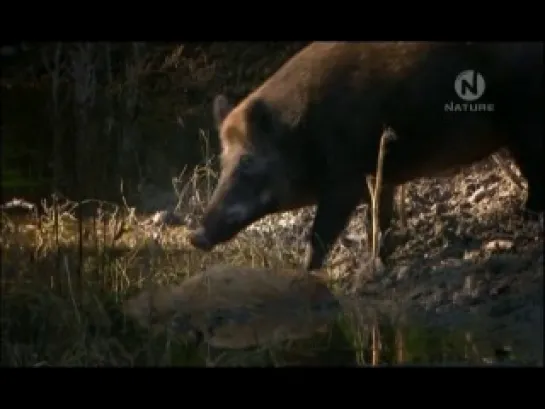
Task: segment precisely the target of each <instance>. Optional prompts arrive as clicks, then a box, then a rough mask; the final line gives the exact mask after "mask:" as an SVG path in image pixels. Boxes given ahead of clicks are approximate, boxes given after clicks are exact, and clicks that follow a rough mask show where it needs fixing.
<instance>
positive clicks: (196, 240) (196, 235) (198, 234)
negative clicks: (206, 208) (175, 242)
mask: <svg viewBox="0 0 545 409" xmlns="http://www.w3.org/2000/svg"><path fill="white" fill-rule="evenodd" d="M189 242H190V243H191V245H192V246H193V247H195V248H197V249H199V250H202V251H210V250H212V248H213V247H214V245H213V244H212V243H211V242H210V240H209V239H208V237H206V232H205V230H204V228H202V227H200V228H198V229H197V230H195V231H193V232H191V233H190V235H189Z"/></svg>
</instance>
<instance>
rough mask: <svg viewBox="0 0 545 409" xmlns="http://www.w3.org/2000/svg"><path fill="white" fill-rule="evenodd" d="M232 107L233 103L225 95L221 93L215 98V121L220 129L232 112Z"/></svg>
mask: <svg viewBox="0 0 545 409" xmlns="http://www.w3.org/2000/svg"><path fill="white" fill-rule="evenodd" d="M231 108H232V107H231V104H229V101H228V100H227V98H226V97H225V95H222V94H220V95H217V96H216V98H214V122H215V123H216V128H218V129H219V128H220V127H221V124H222V123H223V121H224V119H225V118H226V117H227V115H229V112H231Z"/></svg>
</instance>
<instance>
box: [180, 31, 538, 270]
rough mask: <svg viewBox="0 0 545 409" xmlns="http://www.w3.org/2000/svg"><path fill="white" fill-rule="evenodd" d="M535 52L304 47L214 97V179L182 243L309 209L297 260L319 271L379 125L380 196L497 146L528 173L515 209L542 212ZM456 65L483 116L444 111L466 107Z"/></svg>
mask: <svg viewBox="0 0 545 409" xmlns="http://www.w3.org/2000/svg"><path fill="white" fill-rule="evenodd" d="M542 59H543V50H542V45H541V44H540V43H493V44H484V43H477V44H475V43H426V42H420V43H397V42H385V43H327V42H326V43H320V42H318V43H312V44H311V45H309V46H307V47H306V48H305V49H303V50H302V51H300V52H299V53H298V54H296V55H295V56H294V57H292V58H291V59H290V60H289V61H288V62H287V63H286V64H285V65H284V66H283V67H281V68H280V69H279V70H278V71H277V72H276V73H275V74H274V75H273V76H271V77H270V78H269V79H268V80H267V81H265V82H264V83H263V84H262V85H261V86H260V87H259V88H257V89H256V90H255V91H254V92H252V93H251V94H250V95H249V96H247V97H246V98H245V99H244V100H243V101H242V102H240V103H239V104H238V105H237V106H236V107H234V108H233V109H231V108H229V107H228V106H227V102H226V100H225V98H224V97H218V98H217V99H216V101H215V116H216V120H217V125H218V130H219V135H220V139H221V144H222V175H221V178H220V181H219V183H218V187H217V189H216V192H215V194H214V197H213V198H212V200H211V203H210V204H209V207H208V209H207V211H206V213H205V217H204V220H203V224H202V227H201V228H200V229H199V230H198V231H197V232H195V233H194V234H193V235H192V236H191V241H192V242H193V244H194V245H195V246H197V247H199V248H202V249H211V248H212V247H213V246H215V245H216V244H218V243H221V242H224V241H227V240H229V239H231V238H232V237H233V236H234V235H236V234H237V233H238V232H239V231H240V230H242V229H243V228H245V227H246V226H248V225H249V224H251V223H253V222H254V221H256V220H257V219H259V218H261V217H263V216H265V215H267V214H270V213H274V212H279V211H285V210H289V209H294V208H298V207H301V206H305V205H311V204H317V205H318V206H317V213H316V216H315V220H314V223H313V227H312V236H311V243H310V244H311V247H310V248H311V253H310V259H309V261H308V264H307V267H308V268H309V269H316V268H320V267H321V266H322V264H323V262H324V260H325V258H326V256H327V254H328V252H329V250H330V248H331V246H332V245H333V243H334V242H335V240H336V239H337V237H338V235H339V234H340V232H341V231H342V230H343V229H344V227H345V225H346V223H347V222H348V220H349V217H350V215H351V213H352V211H353V210H354V208H355V207H356V206H357V204H358V203H359V202H360V201H361V200H362V199H363V198H364V197H365V194H366V188H365V177H366V176H367V175H372V174H374V173H375V171H376V167H377V156H378V155H377V152H378V147H379V142H380V138H381V135H382V133H383V130H384V128H385V127H390V128H392V129H393V130H394V131H395V133H396V135H397V138H396V140H395V141H393V142H390V143H389V145H388V149H387V154H386V158H385V162H384V169H383V180H384V183H385V188H384V189H383V191H384V192H385V194H387V195H388V194H391V192H392V189H393V188H390V187H391V186H395V185H399V184H402V183H405V182H407V181H410V180H412V179H415V178H419V177H432V176H434V175H437V174H442V173H444V172H445V171H449V170H450V171H452V169H458V168H461V167H463V166H466V165H469V164H471V163H473V162H475V161H477V160H480V159H483V158H484V157H486V156H488V155H490V154H491V153H494V152H495V151H497V150H498V149H500V148H502V147H506V148H508V149H509V150H510V152H511V154H512V156H513V158H514V159H515V161H516V163H517V165H518V166H519V168H520V170H521V172H522V174H523V175H524V176H525V177H526V178H527V180H528V186H529V194H528V199H527V203H526V207H527V208H528V209H530V210H534V211H542V210H543V176H542V172H541V160H542V159H541V158H542V154H543V148H542V134H543V122H542V114H543V94H542V85H543V84H542V76H543V62H542ZM465 70H475V71H477V72H479V73H481V74H482V76H483V78H484V79H485V82H486V89H485V93H484V95H483V96H482V97H481V98H480V99H479V100H478V101H473V103H474V104H477V103H479V104H493V111H492V112H490V111H480V112H471V111H470V109H469V108H468V109H467V111H465V112H464V111H459V110H457V111H455V112H452V111H450V110H448V109H446V105H448V104H450V103H451V102H453V103H454V104H460V105H458V106H459V107H462V108H463V107H464V105H462V104H467V102H466V101H463V100H461V99H460V98H459V97H458V96H457V95H456V93H455V87H454V82H455V79H456V78H457V76H458V75H459V74H460V73H461V72H463V71H465ZM487 106H488V105H487ZM390 199H391V198H390ZM391 202H392V200H383V203H384V204H385V205H388V203H390V204H391ZM390 210H391V209H387V211H383V213H385V214H386V215H387V216H388V217H389V216H390V215H389V212H390ZM388 220H389V218H388ZM386 223H387V220H386V218H384V219H383V220H381V225H382V226H381V227H382V228H384V227H385V224H386Z"/></svg>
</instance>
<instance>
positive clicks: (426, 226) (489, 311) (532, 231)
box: [145, 159, 543, 363]
mask: <svg viewBox="0 0 545 409" xmlns="http://www.w3.org/2000/svg"><path fill="white" fill-rule="evenodd" d="M511 168H512V169H513V170H514V171H515V172H518V169H516V167H515V166H514V165H512V164H511ZM523 183H524V182H523ZM524 187H525V185H524ZM525 196H526V191H521V190H520V189H519V188H518V187H517V186H515V184H514V183H513V182H512V181H511V180H510V179H509V178H508V177H506V175H505V174H503V172H502V171H501V170H500V168H499V167H498V166H497V165H496V164H495V163H494V162H493V161H492V160H490V159H487V160H484V161H482V162H479V163H477V164H475V165H474V166H472V167H470V168H467V169H465V170H464V171H462V172H461V173H459V174H457V175H456V176H453V177H445V178H435V179H421V180H417V181H414V182H413V183H410V184H409V185H408V186H407V194H406V203H405V205H406V209H407V222H408V228H407V230H406V231H404V232H403V233H402V234H401V233H398V234H397V235H396V241H397V248H396V250H395V252H394V253H393V255H392V258H391V260H390V261H389V262H388V263H387V264H386V265H385V266H384V265H383V266H379V268H378V269H377V268H375V269H374V270H372V269H371V268H370V262H369V255H368V251H367V246H368V242H367V237H368V234H367V231H368V226H369V221H368V218H367V216H366V214H367V213H366V205H361V206H360V207H359V208H358V210H357V212H356V213H355V214H354V217H353V218H352V220H351V223H350V225H349V227H348V228H347V229H346V231H345V232H344V233H343V236H342V238H341V239H340V240H339V242H338V244H337V245H336V247H335V249H334V250H333V252H332V255H331V258H330V259H329V263H328V273H329V274H330V276H332V277H334V278H335V279H337V280H338V282H340V283H342V285H341V286H340V288H341V290H340V293H341V294H340V297H341V299H342V298H344V300H345V304H346V306H347V308H349V309H352V310H357V311H358V314H359V315H362V316H369V317H370V316H374V317H376V316H377V314H378V315H383V316H388V317H390V318H391V319H393V320H395V321H397V322H409V323H411V325H413V324H414V323H415V322H419V325H420V324H423V325H430V326H433V327H441V328H445V329H460V328H462V329H463V328H467V330H468V331H471V334H472V337H475V338H479V337H481V338H482V340H483V341H484V342H485V344H487V345H488V347H489V348H490V349H491V350H494V349H495V350H497V349H501V348H504V347H509V348H516V349H517V351H522V352H519V353H518V359H519V360H521V361H525V360H528V361H533V362H536V361H538V362H540V363H542V362H543V219H542V218H541V219H539V218H537V217H536V219H535V221H531V222H525V221H523V220H522V219H521V218H520V217H519V216H516V209H517V208H519V207H520V205H521V203H522V201H523V200H524V198H525ZM145 206H146V207H148V208H149V207H153V205H150V204H149V203H148V204H146V205H145ZM313 212H314V209H304V210H301V211H298V212H291V213H285V214H282V215H275V216H269V217H267V218H265V219H263V220H261V221H259V222H258V223H256V224H254V225H253V226H250V227H249V228H248V229H247V230H246V232H244V233H242V234H243V235H244V236H249V237H255V239H256V240H260V241H261V240H265V241H267V240H274V241H278V240H280V241H282V242H283V243H284V244H285V245H286V246H289V248H290V252H291V251H295V252H296V253H297V254H299V255H300V261H301V263H302V261H303V255H304V250H305V242H304V237H305V236H306V234H307V231H308V229H309V228H310V220H311V217H312V215H313ZM182 216H183V217H182V219H183V220H185V223H186V224H189V225H191V224H194V223H195V220H194V218H193V216H192V215H187V214H186V215H182ZM192 219H193V220H192ZM218 251H221V249H220V250H218Z"/></svg>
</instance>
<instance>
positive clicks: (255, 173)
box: [238, 154, 264, 180]
mask: <svg viewBox="0 0 545 409" xmlns="http://www.w3.org/2000/svg"><path fill="white" fill-rule="evenodd" d="M263 170H264V166H262V164H260V163H259V160H258V158H256V157H255V156H253V155H249V154H247V155H243V156H241V157H240V159H239V163H238V172H239V175H240V176H241V177H243V178H251V179H253V180H255V179H256V178H260V177H262V176H263Z"/></svg>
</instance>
